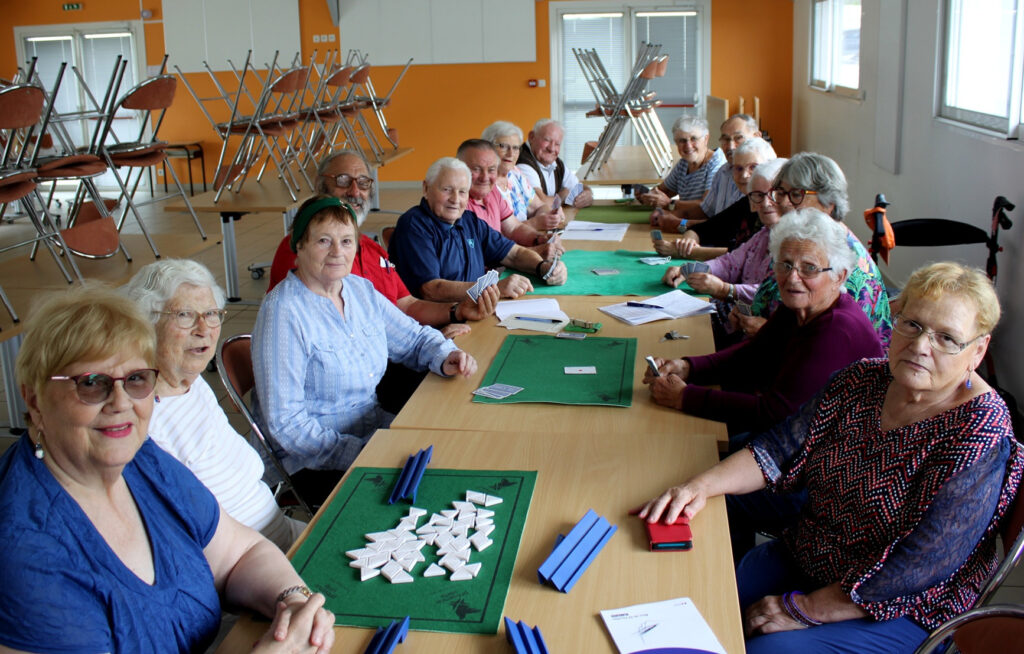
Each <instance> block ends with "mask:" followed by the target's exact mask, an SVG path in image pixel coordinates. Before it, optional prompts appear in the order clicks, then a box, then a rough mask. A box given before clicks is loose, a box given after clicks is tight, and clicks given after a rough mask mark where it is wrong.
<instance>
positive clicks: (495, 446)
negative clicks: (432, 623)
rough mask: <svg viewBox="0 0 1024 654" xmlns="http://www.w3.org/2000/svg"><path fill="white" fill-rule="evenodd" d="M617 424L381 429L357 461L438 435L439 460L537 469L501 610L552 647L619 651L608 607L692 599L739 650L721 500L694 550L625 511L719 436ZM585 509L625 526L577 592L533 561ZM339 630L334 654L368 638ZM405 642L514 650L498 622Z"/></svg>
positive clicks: (239, 645)
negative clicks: (658, 535) (665, 544)
mask: <svg viewBox="0 0 1024 654" xmlns="http://www.w3.org/2000/svg"><path fill="white" fill-rule="evenodd" d="M581 431H582V430H581ZM610 432H611V430H604V431H601V432H598V433H588V434H587V435H586V438H585V439H584V438H575V437H568V436H564V437H552V436H551V435H550V434H548V433H544V432H536V431H533V430H530V429H522V430H518V431H515V432H508V433H483V432H473V431H448V432H438V431H425V430H381V431H378V432H377V434H376V435H375V436H374V437H373V438H372V439H370V442H369V444H368V445H367V446H366V448H365V449H364V450H363V451H362V453H361V454H360V455H359V458H358V459H356V462H355V464H354V465H356V466H395V467H397V466H399V465H401V463H402V462H403V461H404V460H405V457H406V456H408V454H409V453H410V452H415V451H416V450H417V449H418V448H420V447H425V446H426V445H427V444H432V445H433V446H434V455H433V459H432V461H431V463H430V465H431V466H434V467H438V468H470V469H492V470H493V469H499V470H500V469H508V470H536V471H538V475H537V486H536V489H535V491H534V495H533V502H532V505H531V507H530V513H529V516H528V518H527V521H526V527H525V530H524V532H523V539H522V544H521V545H520V549H519V556H518V557H517V559H516V566H515V569H514V571H513V574H512V582H511V585H510V586H509V593H508V599H507V601H506V602H505V612H504V615H506V616H508V617H510V618H512V619H513V620H522V621H524V622H526V623H527V624H528V625H531V626H533V625H537V626H539V627H540V628H541V631H542V632H543V634H544V639H545V641H546V642H547V644H548V647H549V648H550V650H551V651H552V652H566V653H568V652H587V653H588V654H589V653H604V652H608V653H612V652H615V651H616V650H615V647H614V644H613V643H612V641H611V638H610V637H609V636H608V633H607V631H606V630H605V628H604V623H603V622H602V621H601V618H600V614H599V611H600V610H602V609H612V608H620V607H624V606H630V605H633V604H640V603H645V602H653V601H659V600H665V599H672V598H675V597H689V598H691V599H692V600H693V602H694V604H695V605H696V606H697V608H698V609H699V610H700V612H701V615H703V617H704V619H705V620H706V621H707V622H708V624H709V625H710V626H711V629H712V630H713V631H714V632H715V635H716V636H717V637H718V640H719V641H720V642H721V643H722V645H723V646H724V647H725V649H726V651H727V652H730V654H731V653H734V652H735V653H741V652H743V651H744V647H743V634H742V629H741V624H740V611H739V600H738V598H737V595H736V582H735V575H734V572H733V564H732V550H731V547H730V544H729V536H728V533H729V532H728V524H727V521H726V516H725V502H724V500H723V498H721V497H718V498H715V499H713V500H711V501H710V502H708V505H707V506H706V507H705V509H704V510H703V511H702V512H701V513H700V514H699V515H698V516H697V517H696V518H695V519H694V521H693V533H694V548H693V550H691V551H689V552H674V553H668V552H666V553H652V552H649V551H648V550H647V541H646V536H645V533H644V530H643V526H642V524H641V523H640V521H639V520H637V519H636V518H633V517H630V516H628V515H627V512H628V511H629V509H630V508H632V507H634V506H636V505H637V504H639V503H641V502H642V501H643V500H645V499H648V498H650V497H653V496H654V495H656V494H658V493H660V492H661V491H662V490H664V489H665V488H667V487H668V486H670V485H672V484H675V483H678V482H680V481H682V480H683V479H685V478H687V477H689V476H692V475H694V474H696V473H697V472H699V471H701V470H703V469H705V468H707V467H709V466H711V465H713V464H714V463H715V462H716V461H717V460H718V453H717V449H716V447H715V443H714V441H713V440H712V439H711V438H708V437H698V436H694V437H692V438H679V437H677V436H672V435H669V434H650V433H647V434H644V435H643V441H642V444H640V443H638V442H637V440H636V439H635V438H633V437H632V433H631V432H618V433H610ZM610 491H612V492H610ZM587 509H593V510H594V511H595V512H597V513H598V514H599V515H602V516H604V517H605V518H607V519H608V520H609V522H611V523H612V524H616V525H618V527H619V530H618V532H617V533H616V534H615V535H614V536H612V538H611V540H610V541H609V542H608V544H607V545H606V546H605V547H604V549H603V550H601V552H600V554H598V556H597V558H596V559H595V560H594V562H593V563H592V564H591V566H590V567H589V568H588V569H587V571H586V572H585V573H584V574H583V576H582V577H581V578H580V580H579V582H578V583H577V584H576V585H575V586H574V587H573V588H572V590H571V591H570V592H569V593H567V594H563V593H560V592H558V591H556V590H554V589H553V588H550V587H548V586H541V585H540V584H539V583H538V582H537V568H538V567H539V566H540V564H541V563H542V562H543V561H544V559H545V558H546V557H547V555H548V554H549V553H550V551H551V547H552V544H553V541H554V538H555V535H556V534H557V533H565V532H566V530H568V529H570V528H571V527H572V525H573V524H575V522H576V521H577V520H579V519H580V518H581V517H582V516H583V514H584V513H585V512H586V511H587ZM308 532H309V530H308V529H307V531H306V533H308ZM296 547H297V546H296ZM293 551H294V548H293ZM266 628H267V623H266V622H259V623H256V622H253V621H252V620H251V619H249V618H243V619H241V620H240V621H239V623H238V625H237V626H236V627H235V628H234V629H232V631H231V633H230V634H228V637H227V638H226V639H225V640H224V642H223V643H222V645H221V647H220V648H219V649H218V650H217V651H218V652H225V653H226V652H248V651H251V649H252V644H253V642H255V641H256V640H257V638H258V637H259V636H260V634H261V633H262V632H263V631H264V630H265V629H266ZM335 634H336V641H335V646H334V650H333V651H334V652H363V651H364V650H365V648H366V646H367V645H368V644H369V641H370V638H371V636H372V632H371V631H370V630H368V629H357V628H345V627H338V628H336V629H335ZM397 651H409V652H430V653H436V652H445V653H447V654H463V653H469V652H474V653H477V652H479V653H482V652H508V651H511V650H510V649H509V646H508V645H507V644H506V643H505V633H504V628H501V629H499V632H498V633H497V634H495V635H493V636H481V635H464V634H444V633H429V632H420V631H414V632H410V633H409V637H408V639H407V640H406V642H405V644H404V645H402V646H400V647H399V649H398V650H397Z"/></svg>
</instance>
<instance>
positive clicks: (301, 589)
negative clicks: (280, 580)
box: [274, 586, 313, 605]
mask: <svg viewBox="0 0 1024 654" xmlns="http://www.w3.org/2000/svg"><path fill="white" fill-rule="evenodd" d="M295 593H300V594H301V595H302V596H303V597H305V598H306V599H309V598H310V597H311V596H312V595H313V591H311V590H310V589H309V587H308V586H292V587H291V588H285V589H284V590H282V591H281V593H280V594H279V595H278V596H277V599H276V600H274V604H275V605H276V604H277V603H278V602H283V601H284V600H285V598H286V597H288V596H289V595H294V594H295Z"/></svg>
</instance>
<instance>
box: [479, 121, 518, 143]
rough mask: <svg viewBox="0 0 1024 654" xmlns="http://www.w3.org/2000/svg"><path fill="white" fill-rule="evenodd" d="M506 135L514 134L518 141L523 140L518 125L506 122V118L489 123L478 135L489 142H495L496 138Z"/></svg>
mask: <svg viewBox="0 0 1024 654" xmlns="http://www.w3.org/2000/svg"><path fill="white" fill-rule="evenodd" d="M506 136H514V137H516V138H517V139H519V142H520V143H522V142H523V130H521V129H519V126H518V125H515V124H513V123H510V122H508V121H507V120H499V121H496V122H493V123H491V124H490V125H488V126H487V128H486V129H484V132H483V134H481V135H480V138H482V139H483V140H485V141H490V142H491V143H497V142H498V139H501V138H505V137H506Z"/></svg>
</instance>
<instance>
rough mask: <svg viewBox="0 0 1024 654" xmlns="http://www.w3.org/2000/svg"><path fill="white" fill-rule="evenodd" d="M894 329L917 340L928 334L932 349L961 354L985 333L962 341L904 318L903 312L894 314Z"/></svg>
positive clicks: (901, 334)
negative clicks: (964, 341)
mask: <svg viewBox="0 0 1024 654" xmlns="http://www.w3.org/2000/svg"><path fill="white" fill-rule="evenodd" d="M892 330H893V331H894V332H896V333H897V334H899V335H900V336H906V337H907V338H909V339H911V340H917V337H918V336H920V335H921V334H928V342H929V343H930V344H931V346H932V349H933V350H935V351H937V352H942V353H943V354H960V353H961V352H963V351H964V348H966V347H967V346H968V345H970V344H971V343H973V342H974V341H976V340H978V339H979V338H981V337H982V336H983V334H978V335H977V336H975V337H974V338H972V339H971V340H969V341H967V342H966V343H961V342H960V341H958V340H956V339H955V338H953V337H952V336H950V335H949V334H947V333H945V332H937V331H934V330H931V329H928V328H927V327H925V326H924V325H922V324H920V323H918V322H917V321H914V320H911V319H909V318H904V317H903V314H901V313H897V314H896V315H895V316H893V318H892Z"/></svg>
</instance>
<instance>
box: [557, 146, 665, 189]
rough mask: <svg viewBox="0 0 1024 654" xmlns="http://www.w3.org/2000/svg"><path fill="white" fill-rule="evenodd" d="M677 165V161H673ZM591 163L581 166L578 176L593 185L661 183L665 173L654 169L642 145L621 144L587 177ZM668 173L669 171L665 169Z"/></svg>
mask: <svg viewBox="0 0 1024 654" xmlns="http://www.w3.org/2000/svg"><path fill="white" fill-rule="evenodd" d="M672 163H673V165H675V161H673V162H672ZM589 168H590V165H589V164H587V165H584V166H581V167H580V169H579V170H577V171H576V176H577V177H579V179H580V181H581V182H583V183H584V184H589V185H591V186H618V185H620V184H646V185H648V186H651V185H652V184H660V183H661V181H662V179H663V178H664V176H665V175H662V174H661V173H659V172H658V171H657V170H655V169H654V165H653V164H652V163H651V160H650V158H649V157H648V156H647V150H645V149H644V146H642V145H619V146H616V148H615V149H614V150H612V154H611V156H610V157H609V158H608V161H606V162H605V164H604V165H603V166H601V170H598V171H597V172H595V173H594V174H593V175H591V176H589V177H587V176H586V175H587V171H588V170H589ZM665 174H666V175H667V174H668V171H665Z"/></svg>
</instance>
